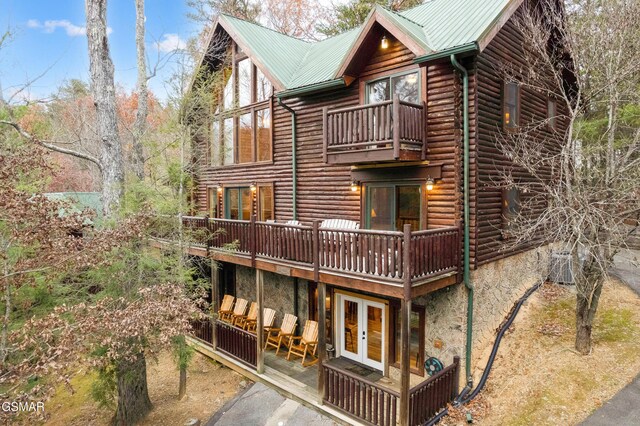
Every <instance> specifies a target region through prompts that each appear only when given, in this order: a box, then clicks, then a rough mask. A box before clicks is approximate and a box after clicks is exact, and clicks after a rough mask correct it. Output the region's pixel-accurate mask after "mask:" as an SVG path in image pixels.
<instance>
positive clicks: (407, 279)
mask: <svg viewBox="0 0 640 426" xmlns="http://www.w3.org/2000/svg"><path fill="white" fill-rule="evenodd" d="M402 243H403V245H404V247H403V251H402V257H403V259H402V263H403V272H402V278H403V281H404V283H403V284H404V295H403V298H402V301H401V303H400V426H408V425H409V409H410V407H409V386H410V383H411V371H410V367H411V358H410V352H409V336H410V335H411V322H410V320H411V253H410V250H411V225H404V239H403V242H402Z"/></svg>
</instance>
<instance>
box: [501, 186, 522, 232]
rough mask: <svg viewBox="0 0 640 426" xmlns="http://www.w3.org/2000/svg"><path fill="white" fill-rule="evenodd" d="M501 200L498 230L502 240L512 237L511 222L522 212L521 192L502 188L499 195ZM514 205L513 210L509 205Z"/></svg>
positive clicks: (516, 189)
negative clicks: (499, 229)
mask: <svg viewBox="0 0 640 426" xmlns="http://www.w3.org/2000/svg"><path fill="white" fill-rule="evenodd" d="M500 200H501V211H500V217H501V223H500V228H501V232H502V238H503V239H509V238H511V237H512V236H513V234H512V232H513V224H512V220H513V218H514V217H515V216H517V215H518V214H520V213H521V211H522V192H521V191H520V190H519V189H518V188H515V187H514V188H503V189H502V191H501V195H500ZM511 204H514V205H515V206H514V207H513V208H510V205H511ZM512 210H514V211H512Z"/></svg>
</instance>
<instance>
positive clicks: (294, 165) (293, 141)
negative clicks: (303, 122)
mask: <svg viewBox="0 0 640 426" xmlns="http://www.w3.org/2000/svg"><path fill="white" fill-rule="evenodd" d="M278 105H280V106H281V107H283V108H284V109H286V110H287V111H289V112H290V113H291V200H292V201H291V211H292V213H293V220H297V219H298V213H297V209H296V205H297V204H296V192H297V188H298V177H297V176H296V174H297V173H296V169H297V159H296V127H297V125H296V112H295V111H294V110H293V109H292V108H291V107H289V106H288V105H285V104H284V103H282V99H281V98H278Z"/></svg>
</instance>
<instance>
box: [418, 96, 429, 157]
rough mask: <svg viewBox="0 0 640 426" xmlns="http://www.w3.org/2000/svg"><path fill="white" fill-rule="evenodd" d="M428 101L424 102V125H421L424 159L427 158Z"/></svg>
mask: <svg viewBox="0 0 640 426" xmlns="http://www.w3.org/2000/svg"><path fill="white" fill-rule="evenodd" d="M427 123H428V121H427V103H426V102H422V122H421V124H422V126H420V131H421V135H422V160H423V161H424V160H426V159H427Z"/></svg>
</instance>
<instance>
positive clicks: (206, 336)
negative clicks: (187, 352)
mask: <svg viewBox="0 0 640 426" xmlns="http://www.w3.org/2000/svg"><path fill="white" fill-rule="evenodd" d="M191 327H192V328H193V337H195V338H197V339H199V340H202V341H203V342H205V343H208V344H209V345H213V323H212V320H211V318H206V319H199V320H193V321H191Z"/></svg>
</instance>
